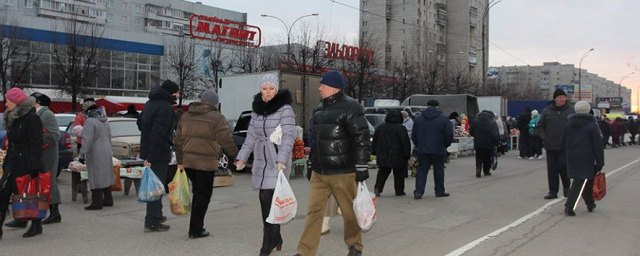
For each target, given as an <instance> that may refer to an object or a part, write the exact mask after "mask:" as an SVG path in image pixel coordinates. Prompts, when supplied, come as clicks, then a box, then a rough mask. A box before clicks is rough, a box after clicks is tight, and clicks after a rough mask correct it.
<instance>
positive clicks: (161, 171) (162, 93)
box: [138, 80, 180, 232]
mask: <svg viewBox="0 0 640 256" xmlns="http://www.w3.org/2000/svg"><path fill="white" fill-rule="evenodd" d="M179 96H180V87H178V85H177V84H176V83H174V82H172V81H170V80H166V81H164V82H163V83H162V85H161V86H156V87H154V88H151V91H149V101H147V103H146V104H145V105H144V109H143V111H142V114H141V115H140V117H138V129H140V132H141V137H140V159H143V160H144V162H145V165H146V166H150V167H151V169H152V170H153V173H154V174H155V175H156V176H158V178H159V179H160V180H166V176H167V170H168V169H169V162H171V147H172V146H173V127H174V125H173V123H174V114H173V104H174V103H175V100H176V98H177V97H179ZM164 220H165V218H164V217H163V216H162V198H161V199H160V200H157V201H154V202H149V203H147V215H146V216H145V218H144V232H162V231H168V230H169V226H168V225H163V224H161V223H160V222H164Z"/></svg>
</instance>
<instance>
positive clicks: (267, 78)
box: [260, 74, 280, 92]
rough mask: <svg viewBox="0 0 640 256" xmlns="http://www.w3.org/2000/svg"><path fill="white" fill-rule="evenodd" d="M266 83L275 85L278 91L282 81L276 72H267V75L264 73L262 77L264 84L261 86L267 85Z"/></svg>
mask: <svg viewBox="0 0 640 256" xmlns="http://www.w3.org/2000/svg"><path fill="white" fill-rule="evenodd" d="M265 84H270V85H272V86H273V87H275V88H276V92H277V91H278V85H279V84H280V81H279V80H278V77H277V76H275V75H274V74H266V75H264V76H263V77H262V84H261V85H260V86H262V85H265Z"/></svg>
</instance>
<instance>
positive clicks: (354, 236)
mask: <svg viewBox="0 0 640 256" xmlns="http://www.w3.org/2000/svg"><path fill="white" fill-rule="evenodd" d="M355 179H356V174H355V173H347V174H332V175H322V174H318V173H316V172H313V173H312V174H311V193H310V194H309V210H308V211H307V217H306V219H305V226H304V232H302V236H301V237H300V243H299V244H298V253H300V254H302V255H304V256H312V255H316V252H317V251H318V245H319V244H320V234H321V233H322V220H323V218H324V215H325V206H326V204H327V199H328V198H329V195H330V194H333V196H334V197H335V198H336V200H337V201H338V205H340V210H341V211H342V219H343V220H344V242H345V244H347V246H354V247H355V248H356V249H357V250H360V251H362V249H363V245H362V229H361V228H360V226H358V221H357V220H356V215H355V213H354V212H353V199H355V198H356V182H355Z"/></svg>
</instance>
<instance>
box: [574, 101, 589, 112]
mask: <svg viewBox="0 0 640 256" xmlns="http://www.w3.org/2000/svg"><path fill="white" fill-rule="evenodd" d="M573 109H574V110H575V111H576V113H580V114H588V113H589V110H591V104H589V102H588V101H584V100H581V101H578V102H577V103H576V105H575V106H574V107H573Z"/></svg>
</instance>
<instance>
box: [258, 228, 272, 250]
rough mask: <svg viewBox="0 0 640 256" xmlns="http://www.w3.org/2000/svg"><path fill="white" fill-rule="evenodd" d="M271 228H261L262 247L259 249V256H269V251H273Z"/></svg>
mask: <svg viewBox="0 0 640 256" xmlns="http://www.w3.org/2000/svg"><path fill="white" fill-rule="evenodd" d="M272 229H273V227H271V226H268V227H263V228H262V247H261V248H260V256H268V255H271V251H273V247H271V244H272V240H273V231H272Z"/></svg>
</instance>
